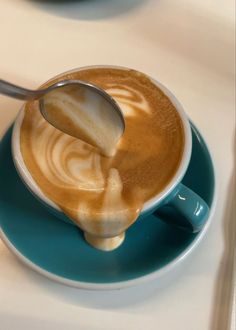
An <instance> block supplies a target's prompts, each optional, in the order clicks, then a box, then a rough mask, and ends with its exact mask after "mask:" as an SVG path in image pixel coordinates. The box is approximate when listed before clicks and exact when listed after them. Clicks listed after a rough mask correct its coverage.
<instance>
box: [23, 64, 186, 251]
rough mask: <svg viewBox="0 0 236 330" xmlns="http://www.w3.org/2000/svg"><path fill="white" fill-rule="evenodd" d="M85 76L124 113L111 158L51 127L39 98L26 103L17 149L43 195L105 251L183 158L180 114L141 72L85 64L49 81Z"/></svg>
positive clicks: (116, 242) (120, 237)
mask: <svg viewBox="0 0 236 330" xmlns="http://www.w3.org/2000/svg"><path fill="white" fill-rule="evenodd" d="M64 79H73V80H77V79H79V80H84V81H87V82H91V83H93V84H95V85H97V86H99V87H100V88H102V89H104V90H105V91H106V92H107V93H108V94H110V95H111V96H112V97H113V98H114V99H115V100H116V101H117V103H118V104H119V106H120V108H121V110H122V112H123V114H124V117H125V126H126V128H125V132H124V134H123V136H122V138H121V139H120V141H119V142H118V144H117V146H116V151H115V154H114V156H112V157H105V156H103V155H101V154H100V153H99V150H98V149H96V148H94V147H93V146H91V145H89V144H87V143H85V142H83V141H82V140H78V139H76V138H74V137H71V136H69V135H67V134H65V133H62V132H61V131H59V130H57V129H56V128H54V127H53V126H51V125H50V124H49V123H48V122H46V121H45V119H44V118H43V117H42V115H41V114H40V112H39V109H38V102H37V101H31V102H28V103H26V105H25V109H24V118H23V121H22V125H21V129H20V149H21V154H22V157H23V160H24V163H25V165H26V168H27V169H28V171H29V173H30V174H31V176H32V178H33V180H34V181H35V183H36V184H37V186H38V187H39V188H40V190H41V191H42V193H43V194H44V195H45V196H47V198H49V199H50V200H51V201H53V202H54V203H55V204H57V205H58V206H59V208H60V209H61V210H62V211H63V212H64V213H65V214H66V215H67V216H68V217H69V218H70V219H72V221H73V222H74V223H76V225H78V226H79V227H80V228H81V229H82V230H83V231H84V232H85V238H86V239H87V241H88V242H89V243H90V244H91V245H93V246H95V247H97V248H100V249H103V250H112V249H114V248H116V247H117V246H119V245H120V244H121V243H122V241H123V239H124V232H125V230H126V229H127V228H128V227H129V226H130V225H131V224H132V223H133V222H134V221H135V220H136V219H137V218H138V216H139V214H140V212H141V210H142V207H143V205H144V204H145V203H146V202H147V201H149V200H150V199H152V198H153V197H154V196H156V195H158V194H159V193H161V192H162V191H163V190H164V189H165V187H166V186H167V185H168V184H169V183H170V182H171V180H172V179H173V177H174V176H175V174H176V172H177V170H178V168H179V165H180V162H181V160H182V157H183V152H184V145H185V134H184V128H183V123H182V119H181V117H180V115H179V113H178V111H177V110H176V107H175V106H174V105H173V103H172V102H171V100H170V99H169V97H168V96H167V95H165V94H164V93H163V91H162V90H161V89H160V88H159V87H158V86H157V84H155V83H154V82H153V81H152V80H151V79H150V78H149V77H148V76H146V75H144V74H142V73H140V72H138V71H135V70H128V69H121V68H105V67H100V68H99V67H97V68H87V69H80V70H79V71H74V72H72V73H69V74H65V75H62V76H60V77H59V78H57V79H54V80H51V81H50V82H49V83H48V84H47V85H50V84H53V83H55V82H57V81H60V80H64Z"/></svg>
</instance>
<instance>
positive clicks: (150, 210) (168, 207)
mask: <svg viewBox="0 0 236 330" xmlns="http://www.w3.org/2000/svg"><path fill="white" fill-rule="evenodd" d="M96 69H104V70H105V69H106V70H108V69H109V70H120V71H124V72H127V71H129V70H130V69H128V68H123V67H114V66H91V67H86V68H79V69H75V70H72V71H69V72H66V73H63V74H61V75H59V76H57V77H55V78H53V80H54V79H56V80H57V79H61V78H62V77H63V78H64V77H65V76H71V75H72V76H73V74H74V73H77V72H81V71H84V70H85V71H86V70H96ZM148 79H149V80H150V83H151V84H153V85H155V86H156V87H157V88H158V89H159V90H160V91H161V93H163V95H164V96H165V97H166V98H167V99H168V100H169V102H170V103H171V104H172V106H173V107H174V108H175V111H176V113H177V115H178V118H179V120H180V122H181V127H182V132H183V141H182V152H181V155H180V156H179V160H178V164H177V165H176V169H175V172H174V174H173V175H172V176H171V178H170V180H169V181H168V182H167V184H165V185H164V186H163V188H162V189H161V190H160V191H158V193H157V194H155V196H152V197H151V198H150V199H148V200H147V201H145V202H144V203H143V205H142V208H141V210H140V213H139V215H138V216H137V217H135V219H134V220H132V221H127V220H126V218H125V217H123V213H122V214H121V213H120V214H121V217H120V218H119V216H118V215H119V212H118V213H117V214H116V216H114V217H113V218H112V216H111V214H112V212H109V216H108V217H107V216H105V217H102V218H101V219H100V218H99V217H98V216H96V217H92V218H91V217H89V216H84V217H83V221H80V222H79V223H77V225H78V226H79V227H80V229H82V230H83V231H84V235H85V239H86V240H87V242H88V243H89V244H91V245H92V246H94V247H95V248H98V249H101V250H104V251H110V250H113V249H115V248H117V247H118V246H119V245H120V244H121V243H122V242H123V240H124V238H125V231H126V229H127V228H128V227H129V226H130V225H132V223H133V222H134V221H136V220H142V219H144V218H146V217H147V216H148V215H150V214H154V215H155V214H158V218H162V219H163V220H164V221H166V222H168V223H169V224H170V225H175V226H178V227H180V228H182V229H185V230H189V231H190V232H192V233H195V232H198V231H200V230H201V229H202V228H203V226H204V224H205V222H206V219H207V217H208V213H209V207H208V206H207V204H206V203H205V201H204V200H203V199H202V198H201V197H200V196H198V195H197V194H196V193H195V192H193V191H192V190H191V189H189V188H188V187H186V186H185V185H183V183H182V182H181V181H182V179H183V177H184V175H185V173H186V171H187V169H188V165H189V161H190V157H191V151H192V135H191V128H190V123H189V120H188V118H187V115H186V114H185V112H184V110H183V107H182V106H181V104H180V103H179V101H178V100H177V99H176V97H175V96H174V95H173V94H172V93H171V92H170V91H169V90H168V89H167V88H166V87H164V86H163V85H162V84H161V83H160V82H158V81H157V80H156V79H152V78H150V77H148ZM50 81H51V80H50ZM49 84H50V82H49ZM25 109H26V105H24V107H23V109H21V111H20V113H19V115H18V116H17V118H16V121H15V124H14V129H13V134H12V154H13V160H14V164H15V167H16V170H17V172H18V174H19V176H20V177H21V179H22V181H23V182H24V184H25V185H26V186H27V187H28V188H29V190H30V191H31V192H32V193H33V195H34V196H35V197H36V198H38V200H39V201H40V202H42V203H43V204H44V205H45V206H46V207H47V208H48V210H49V211H51V212H52V213H53V214H54V215H56V216H57V217H58V218H60V219H61V220H63V221H66V222H67V223H68V224H71V225H74V224H76V223H75V222H74V221H72V220H71V217H70V216H68V215H66V214H65V212H64V211H62V208H61V207H60V206H58V204H57V203H56V202H55V201H54V200H53V199H51V198H50V197H49V195H48V194H45V193H44V191H43V189H42V187H40V186H39V184H37V182H36V181H37V180H35V173H34V175H32V173H31V172H30V171H29V168H28V167H27V165H26V163H27V160H26V157H25V156H24V155H23V153H22V150H23V149H22V145H21V130H22V124H23V122H24V118H25ZM163 125H168V122H166V123H165V122H164V123H163ZM41 143H43V142H41ZM165 166H166V167H168V159H167V160H166V165H165ZM163 170H164V169H163ZM137 199H138V193H137ZM176 214H178V215H180V216H175V215H176ZM157 221H159V220H157Z"/></svg>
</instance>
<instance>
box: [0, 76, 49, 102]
mask: <svg viewBox="0 0 236 330" xmlns="http://www.w3.org/2000/svg"><path fill="white" fill-rule="evenodd" d="M0 94H3V95H6V96H10V97H13V98H15V99H19V100H26V101H27V100H35V99H38V98H40V97H41V96H42V95H43V94H44V91H43V90H37V91H32V90H29V89H26V88H23V87H20V86H16V85H14V84H11V83H9V82H7V81H5V80H1V79H0Z"/></svg>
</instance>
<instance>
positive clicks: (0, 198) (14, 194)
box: [0, 125, 215, 289]
mask: <svg viewBox="0 0 236 330" xmlns="http://www.w3.org/2000/svg"><path fill="white" fill-rule="evenodd" d="M192 136H193V151H192V156H191V161H190V165H189V168H188V171H187V173H186V175H185V177H184V179H183V182H184V184H186V185H187V186H188V187H190V188H191V189H192V190H194V191H195V192H196V193H197V194H199V195H200V196H201V197H202V198H203V199H204V200H205V201H206V202H207V204H208V205H209V206H210V208H211V213H212V209H213V204H214V199H215V177H214V169H213V164H212V160H211V156H210V154H209V151H208V149H207V147H206V144H205V142H204V140H203V138H202V136H201V135H200V133H199V132H198V130H197V129H196V128H195V127H194V126H193V125H192ZM210 218H211V215H210ZM210 218H209V219H208V220H207V223H206V225H205V227H204V228H203V230H202V231H201V232H200V233H198V234H190V233H187V232H185V231H183V230H180V229H178V228H175V227H173V226H171V225H168V224H166V223H164V222H162V221H161V220H159V219H158V218H157V217H155V216H152V215H151V216H149V217H147V218H145V219H144V220H140V221H137V222H136V223H135V224H134V225H133V226H131V227H130V229H129V230H128V231H127V233H126V239H125V241H124V243H123V244H122V245H121V246H120V247H119V248H118V249H116V250H114V251H112V252H103V251H99V250H96V249H94V248H92V247H91V246H89V245H88V244H87V243H86V242H85V241H84V239H83V236H82V232H81V231H80V230H79V229H78V228H77V227H75V226H72V225H69V224H67V223H64V222H63V221H61V220H59V219H57V218H56V217H54V216H53V215H51V213H48V212H47V211H46V210H45V208H44V207H43V206H42V205H41V203H40V202H38V201H37V200H36V199H35V197H33V196H32V195H31V193H30V192H29V191H28V190H27V188H26V187H25V186H24V184H23V183H22V182H21V180H20V178H19V177H18V175H17V173H16V170H15V168H14V165H13V161H12V157H11V129H9V130H8V131H7V133H6V134H5V136H4V137H3V139H2V140H1V142H0V225H1V227H0V235H1V238H2V239H3V241H4V242H5V243H6V245H7V246H8V247H9V248H10V250H11V251H13V252H14V253H15V254H16V255H17V256H18V257H19V258H20V259H21V260H22V261H24V262H25V263H26V264H27V265H28V266H30V267H31V268H33V269H35V270H36V271H38V272H40V273H41V274H43V275H45V276H47V277H49V278H51V279H53V280H57V281H59V282H61V283H64V284H68V285H72V286H76V287H81V288H87V289H115V288H122V287H126V286H130V285H134V284H137V283H139V282H142V281H145V280H149V279H152V278H157V277H159V276H161V275H163V274H165V273H166V272H167V271H170V270H171V269H173V268H174V267H175V266H176V265H177V264H179V263H180V262H181V261H182V260H183V259H184V257H186V256H187V255H189V254H190V252H191V251H192V250H193V248H194V247H196V246H197V244H198V242H199V241H200V239H201V238H202V237H203V236H204V235H205V233H206V230H207V227H208V226H209V222H210Z"/></svg>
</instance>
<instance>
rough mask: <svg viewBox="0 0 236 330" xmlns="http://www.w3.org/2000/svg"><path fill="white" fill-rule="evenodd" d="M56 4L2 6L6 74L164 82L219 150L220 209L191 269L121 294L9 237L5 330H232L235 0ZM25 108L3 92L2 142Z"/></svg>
mask: <svg viewBox="0 0 236 330" xmlns="http://www.w3.org/2000/svg"><path fill="white" fill-rule="evenodd" d="M55 2H56V1H54V4H51V5H50V4H47V1H45V0H44V1H41V2H40V1H39V0H38V1H36V0H34V1H33V0H0V76H1V78H4V79H8V80H11V81H14V82H16V83H19V84H22V85H25V86H28V87H32V88H34V87H36V86H38V85H39V84H40V83H42V82H44V81H45V80H47V79H49V78H50V77H52V76H53V75H55V74H57V73H60V72H63V71H65V70H68V69H71V68H75V67H79V66H84V65H91V64H115V65H124V66H128V67H132V68H136V69H138V70H141V71H143V72H146V73H148V74H150V75H152V76H153V77H156V78H157V79H158V80H160V81H161V82H162V83H163V84H165V85H166V86H168V87H169V88H170V89H171V90H172V91H173V92H174V93H175V94H176V96H177V97H178V98H179V100H180V101H181V102H182V104H183V105H184V107H185V109H186V112H187V113H188V115H189V116H190V118H191V119H192V120H193V121H194V123H195V124H196V125H197V126H198V128H200V131H201V132H202V134H203V135H204V137H205V139H206V141H207V142H208V144H209V147H210V149H211V152H212V154H213V157H214V159H215V166H216V171H217V180H218V203H217V206H216V212H215V216H214V218H213V223H212V225H211V227H210V229H209V232H208V235H207V237H205V239H204V240H203V241H202V242H201V244H200V246H199V248H198V249H197V250H195V252H194V254H193V255H192V258H190V259H189V260H188V261H187V262H186V264H185V265H184V267H183V268H181V269H180V270H179V271H178V272H175V273H172V274H170V275H168V277H166V278H165V279H163V280H162V281H161V282H159V281H154V282H150V283H147V284H145V285H141V286H138V287H134V288H129V289H125V290H121V291H111V292H95V291H83V290H78V289H74V288H69V287H66V286H63V285H60V284H57V283H54V282H51V281H50V280H48V279H46V278H44V277H43V276H41V275H38V274H37V273H35V272H33V271H31V270H30V269H28V268H26V267H25V266H24V265H22V264H21V263H20V262H19V261H18V260H17V259H16V257H14V256H13V255H12V253H11V252H10V251H8V249H7V248H6V247H5V246H4V245H3V243H2V242H0V329H1V330H8V329H10V330H14V329H17V330H21V329H26V330H28V329H40V330H41V329H45V330H48V329H50V330H51V329H57V330H60V329H63V330H64V329H68V330H73V329H89V330H90V329H91V330H93V329H101V330H106V329H109V330H113V329H119V330H120V329H129V330H132V329H135V330H139V329H147V330H152V329H153V330H154V329H155V330H156V329H158V330H169V329H170V330H172V329H173V330H178V329H180V330H185V329H190V330H208V329H219V330H224V329H227V327H226V324H227V318H228V310H229V292H230V291H229V290H230V289H229V288H230V268H231V266H230V265H231V262H230V261H229V260H230V259H231V260H232V255H231V252H232V249H231V248H230V246H229V243H228V242H229V240H230V239H231V240H232V235H233V234H232V233H233V230H232V225H233V224H232V223H230V222H232V220H233V218H234V220H235V209H233V204H234V203H233V198H234V197H233V196H235V194H234V192H233V189H234V186H235V184H234V181H233V167H234V161H233V160H234V149H233V148H234V147H235V144H234V126H235V114H234V111H235V110H234V81H235V76H234V0H198V1H196V0H156V1H155V0H129V1H128V0H113V1H112V0H110V1H106V0H97V1H95V0H87V1H79V0H78V1H74V2H73V3H69V1H65V3H66V2H67V4H62V3H61V4H55ZM20 104H21V103H20V102H19V101H15V100H11V99H8V98H6V97H3V96H1V98H0V134H1V135H2V134H3V133H4V132H5V131H6V129H7V127H8V126H9V125H10V124H11V122H12V121H13V120H14V117H15V115H16V114H17V111H18V109H19V107H20ZM0 184H1V183H0ZM229 226H231V227H230V228H231V230H228V228H229Z"/></svg>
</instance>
